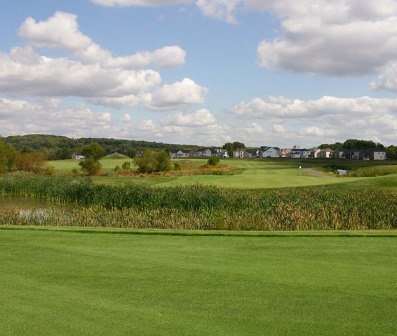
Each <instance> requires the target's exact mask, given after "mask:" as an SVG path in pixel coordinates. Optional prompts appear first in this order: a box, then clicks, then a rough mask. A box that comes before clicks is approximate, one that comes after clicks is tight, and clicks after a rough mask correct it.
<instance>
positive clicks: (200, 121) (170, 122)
mask: <svg viewBox="0 0 397 336" xmlns="http://www.w3.org/2000/svg"><path fill="white" fill-rule="evenodd" d="M215 123H216V119H215V117H214V116H213V114H212V113H211V112H210V111H209V110H207V109H201V110H198V111H196V112H194V113H191V114H185V113H177V114H174V115H170V116H168V117H166V118H164V119H163V120H162V124H163V125H167V126H185V127H203V126H209V125H212V124H215Z"/></svg>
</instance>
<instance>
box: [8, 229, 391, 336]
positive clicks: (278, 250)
mask: <svg viewBox="0 0 397 336" xmlns="http://www.w3.org/2000/svg"><path fill="white" fill-rule="evenodd" d="M396 247H397V240H396V237H335V236H323V237H315V238H313V237H293V236H288V237H281V236H280V237H249V236H248V237H217V236H172V235H163V236H157V235H125V234H124V235H121V234H95V233H92V234H87V233H84V234H83V233H78V232H57V231H55V232H48V231H40V230H33V231H32V230H24V229H22V230H0V258H1V260H2V263H1V269H2V272H1V273H0V282H1V284H2V290H1V291H0V301H1V302H2V314H1V315H0V330H2V333H3V334H4V335H18V336H23V335H375V334H376V335H392V334H396V333H397V324H396V320H395V312H396V308H397V303H396V302H397V282H396V281H395V280H396V277H397V257H396V254H395V250H396Z"/></svg>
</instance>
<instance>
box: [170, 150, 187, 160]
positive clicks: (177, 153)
mask: <svg viewBox="0 0 397 336" xmlns="http://www.w3.org/2000/svg"><path fill="white" fill-rule="evenodd" d="M189 156H190V152H189V151H184V150H176V149H172V150H170V151H169V157H170V158H171V159H181V158H187V157H189Z"/></svg>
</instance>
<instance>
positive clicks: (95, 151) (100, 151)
mask: <svg viewBox="0 0 397 336" xmlns="http://www.w3.org/2000/svg"><path fill="white" fill-rule="evenodd" d="M81 153H82V154H83V155H84V156H85V159H84V160H83V161H80V162H79V165H80V167H81V169H82V170H83V171H85V172H86V173H87V174H88V175H98V174H99V172H100V171H101V168H102V165H101V163H100V162H99V159H100V158H101V157H103V156H104V155H105V149H104V148H103V147H102V146H101V145H99V144H98V143H96V142H93V143H91V144H90V145H85V146H83V147H82V148H81Z"/></svg>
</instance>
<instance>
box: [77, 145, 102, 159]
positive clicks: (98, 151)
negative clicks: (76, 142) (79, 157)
mask: <svg viewBox="0 0 397 336" xmlns="http://www.w3.org/2000/svg"><path fill="white" fill-rule="evenodd" d="M81 153H82V154H83V155H84V156H85V157H86V158H92V159H94V160H99V159H100V158H101V157H103V156H104V155H105V153H106V151H105V149H104V148H103V147H102V146H101V145H99V144H98V143H96V142H93V143H92V144H90V145H85V146H84V147H82V148H81Z"/></svg>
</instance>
